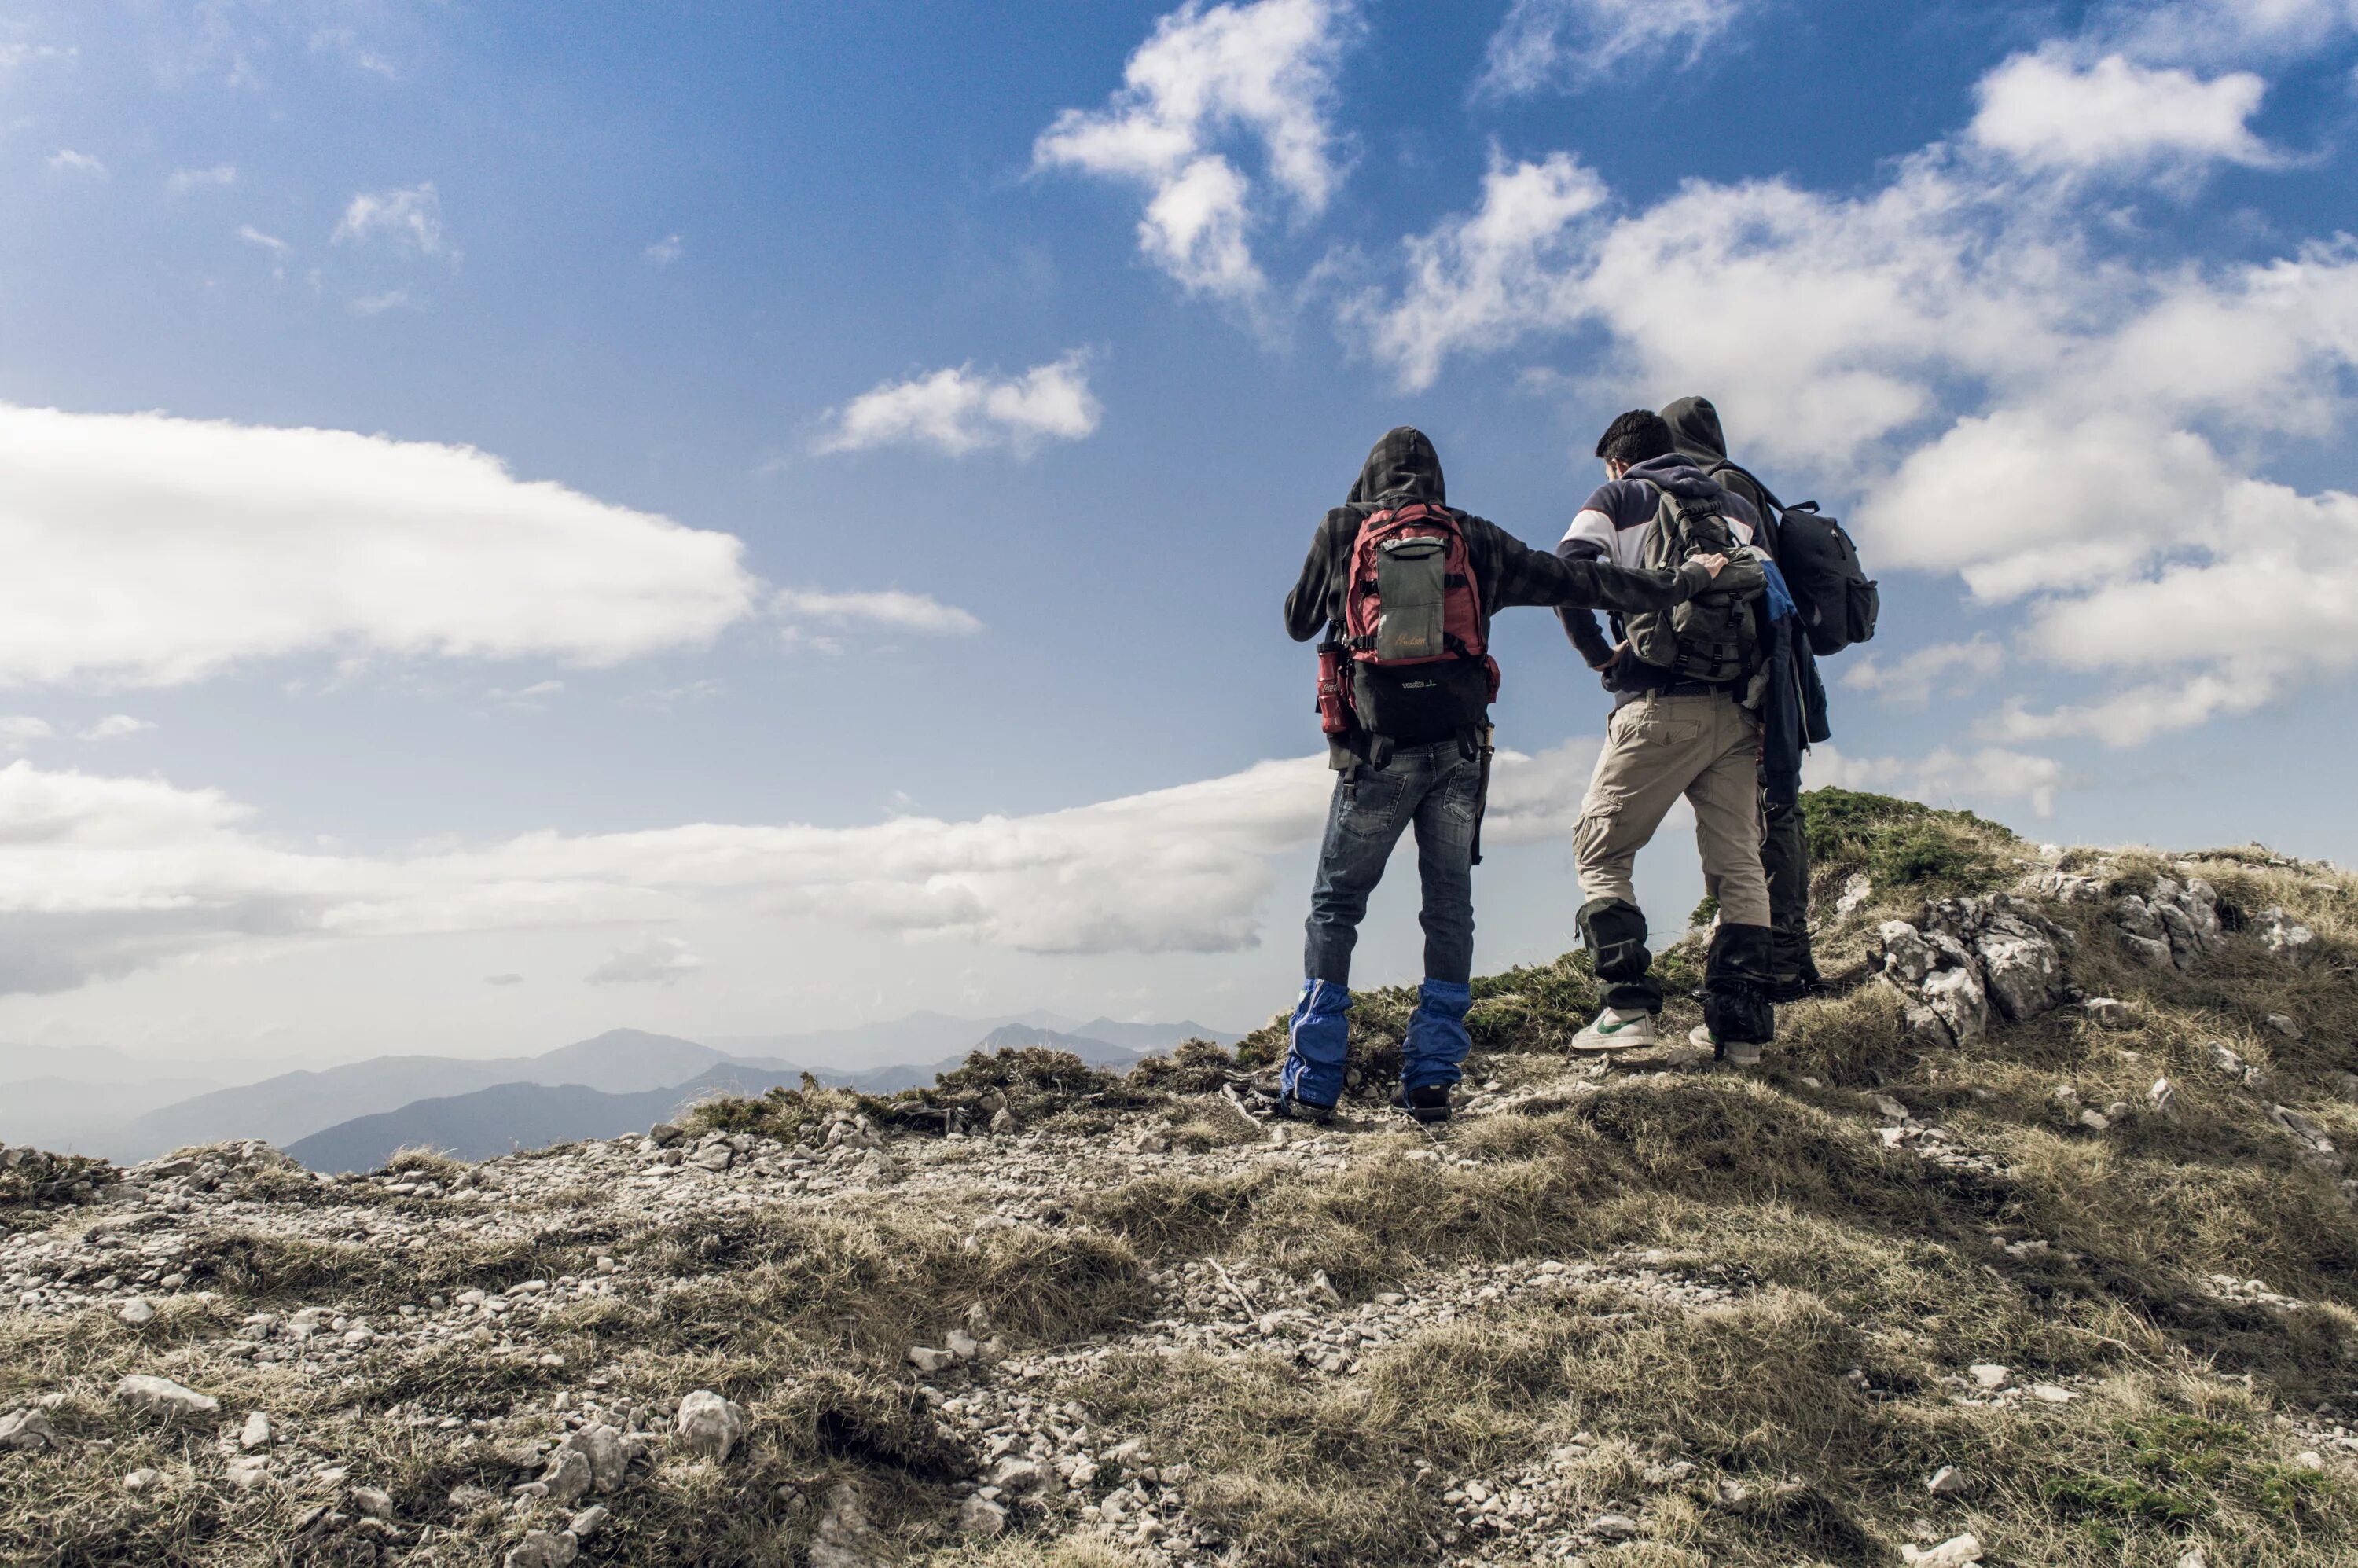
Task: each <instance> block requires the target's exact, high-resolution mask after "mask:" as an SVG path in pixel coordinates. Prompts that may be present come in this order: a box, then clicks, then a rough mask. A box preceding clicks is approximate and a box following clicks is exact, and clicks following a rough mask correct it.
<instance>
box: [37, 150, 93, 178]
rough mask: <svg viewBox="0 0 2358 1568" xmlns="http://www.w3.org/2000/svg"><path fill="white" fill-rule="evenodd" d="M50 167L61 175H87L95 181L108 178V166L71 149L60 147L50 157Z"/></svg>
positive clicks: (88, 155)
mask: <svg viewBox="0 0 2358 1568" xmlns="http://www.w3.org/2000/svg"><path fill="white" fill-rule="evenodd" d="M49 167H50V168H53V169H55V170H57V171H58V172H59V173H60V174H86V175H89V176H90V177H91V178H93V179H104V178H106V166H105V165H104V164H103V163H101V162H99V161H98V159H96V158H94V157H91V156H90V154H88V153H78V152H76V151H74V150H73V148H71V147H59V149H58V150H57V151H56V152H53V153H51V154H50V155H49Z"/></svg>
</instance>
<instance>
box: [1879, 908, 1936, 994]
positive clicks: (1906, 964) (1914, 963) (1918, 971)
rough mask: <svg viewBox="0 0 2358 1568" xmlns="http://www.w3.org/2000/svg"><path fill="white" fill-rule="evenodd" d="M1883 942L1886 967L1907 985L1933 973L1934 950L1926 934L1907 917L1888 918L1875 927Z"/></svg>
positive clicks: (1917, 982)
mask: <svg viewBox="0 0 2358 1568" xmlns="http://www.w3.org/2000/svg"><path fill="white" fill-rule="evenodd" d="M1876 935H1877V937H1878V938H1879V939H1880V940H1881V941H1882V944H1883V967H1884V968H1885V969H1886V970H1887V971H1888V972H1889V973H1891V974H1893V975H1896V976H1898V978H1899V979H1900V980H1901V981H1903V982H1904V983H1906V984H1908V985H1911V986H1913V985H1918V984H1920V983H1921V982H1922V981H1923V979H1924V977H1925V976H1927V975H1929V974H1931V972H1932V949H1931V946H1930V945H1929V944H1928V943H1926V942H1925V940H1924V936H1923V934H1922V933H1921V932H1920V931H1918V930H1917V929H1916V928H1915V927H1914V926H1912V925H1909V924H1908V923H1907V922H1906V921H1904V920H1887V921H1885V922H1884V923H1883V924H1882V925H1880V926H1877V928H1876Z"/></svg>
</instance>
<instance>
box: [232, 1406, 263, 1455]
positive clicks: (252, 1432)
mask: <svg viewBox="0 0 2358 1568" xmlns="http://www.w3.org/2000/svg"><path fill="white" fill-rule="evenodd" d="M269 1443H270V1418H269V1417H268V1416H267V1415H265V1414H264V1413H263V1412H262V1411H254V1413H253V1414H251V1415H249V1416H247V1417H246V1418H245V1426H244V1427H243V1430H241V1431H240V1432H239V1433H238V1434H237V1445H238V1446H239V1447H240V1448H264V1447H267V1446H268V1445H269Z"/></svg>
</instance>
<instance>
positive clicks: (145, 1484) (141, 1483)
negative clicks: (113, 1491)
mask: <svg viewBox="0 0 2358 1568" xmlns="http://www.w3.org/2000/svg"><path fill="white" fill-rule="evenodd" d="M163 1484H164V1472H162V1471H161V1470H146V1469H140V1470H134V1471H132V1472H131V1474H129V1475H128V1476H124V1477H123V1489H124V1491H126V1492H130V1493H133V1494H134V1495H136V1494H138V1493H140V1492H152V1491H154V1490H155V1489H156V1488H157V1487H160V1486H162V1485H163Z"/></svg>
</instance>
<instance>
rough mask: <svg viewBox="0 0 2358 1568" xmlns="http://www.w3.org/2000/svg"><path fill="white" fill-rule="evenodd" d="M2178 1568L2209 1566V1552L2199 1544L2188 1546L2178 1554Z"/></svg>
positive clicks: (2205, 1567)
mask: <svg viewBox="0 0 2358 1568" xmlns="http://www.w3.org/2000/svg"><path fill="white" fill-rule="evenodd" d="M2178 1568H2211V1556H2210V1553H2208V1552H2204V1551H2203V1550H2202V1549H2201V1547H2199V1546H2190V1547H2188V1548H2187V1549H2186V1550H2185V1551H2183V1552H2180V1553H2179V1554H2178Z"/></svg>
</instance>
